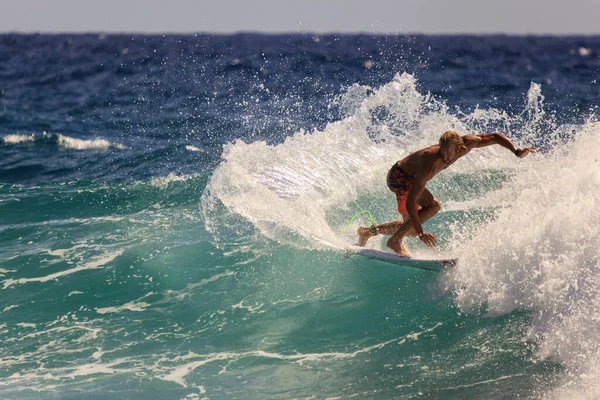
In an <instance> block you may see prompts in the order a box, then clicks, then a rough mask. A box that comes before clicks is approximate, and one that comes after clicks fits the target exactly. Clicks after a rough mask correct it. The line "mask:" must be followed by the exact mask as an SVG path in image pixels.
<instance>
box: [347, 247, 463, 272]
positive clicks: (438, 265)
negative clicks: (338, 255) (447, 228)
mask: <svg viewBox="0 0 600 400" xmlns="http://www.w3.org/2000/svg"><path fill="white" fill-rule="evenodd" d="M346 254H347V255H348V256H352V255H357V256H363V257H367V258H371V259H373V260H378V261H383V262H386V263H391V264H395V265H401V266H403V267H410V268H417V269H425V270H428V271H444V270H447V269H450V268H454V267H455V266H456V263H457V262H458V259H457V258H450V259H425V258H413V257H406V256H401V255H400V254H396V253H390V252H388V251H381V250H373V249H367V248H365V247H360V246H355V245H348V246H347V247H346Z"/></svg>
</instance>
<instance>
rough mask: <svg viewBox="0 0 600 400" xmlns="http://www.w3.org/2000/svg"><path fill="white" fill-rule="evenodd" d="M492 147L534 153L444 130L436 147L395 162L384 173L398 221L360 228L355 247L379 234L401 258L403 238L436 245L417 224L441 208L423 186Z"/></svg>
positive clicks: (496, 136)
mask: <svg viewBox="0 0 600 400" xmlns="http://www.w3.org/2000/svg"><path fill="white" fill-rule="evenodd" d="M493 144H498V145H500V146H502V147H504V148H506V149H508V150H510V151H511V152H512V153H513V154H514V155H515V156H517V157H519V158H523V157H525V156H527V155H528V154H530V153H535V148H533V147H527V148H525V149H519V148H517V147H516V146H515V145H514V144H513V143H512V142H511V141H510V140H509V139H508V138H507V137H506V136H504V135H503V134H502V133H497V132H496V133H489V134H485V135H464V136H460V135H459V134H458V133H456V132H454V131H447V132H446V133H444V134H443V135H442V137H440V140H439V143H438V144H435V145H433V146H430V147H427V148H425V149H422V150H419V151H416V152H414V153H412V154H410V155H408V156H406V157H405V158H403V159H402V160H400V161H398V162H396V163H395V164H394V165H393V166H392V168H391V169H390V171H389V172H388V174H387V185H388V187H389V188H390V190H391V191H392V192H394V193H395V194H396V200H397V201H398V212H399V213H400V214H402V221H394V222H388V223H386V224H381V225H377V226H375V227H371V228H368V227H364V226H361V227H360V228H358V245H359V246H364V245H365V244H366V243H367V241H368V240H369V238H370V237H372V236H375V235H379V234H381V235H392V237H391V238H390V239H389V240H388V241H387V246H388V247H389V248H390V249H392V250H394V251H395V252H396V253H398V254H400V255H403V256H409V255H410V254H409V253H408V251H407V250H406V247H404V243H403V240H404V237H405V236H418V237H419V239H420V240H421V241H422V242H423V243H425V245H427V247H434V246H436V245H437V236H435V235H433V234H431V233H429V232H425V231H423V227H422V226H421V224H423V223H424V222H425V221H427V220H428V219H429V218H431V217H433V216H434V215H435V214H437V212H438V211H439V210H440V208H441V206H442V205H441V203H440V202H439V201H438V199H436V198H435V197H434V196H433V194H431V192H430V191H429V190H427V189H426V188H425V185H426V184H427V182H429V180H430V179H431V178H433V177H434V176H436V175H437V174H438V173H440V171H442V170H444V169H446V168H448V167H449V166H450V165H452V164H453V163H454V162H455V161H456V160H458V159H459V158H461V157H462V156H464V155H466V154H467V153H468V152H470V151H471V150H473V149H475V148H481V147H486V146H491V145H493Z"/></svg>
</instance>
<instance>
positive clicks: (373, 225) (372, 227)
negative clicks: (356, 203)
mask: <svg viewBox="0 0 600 400" xmlns="http://www.w3.org/2000/svg"><path fill="white" fill-rule="evenodd" d="M364 213H367V214H369V219H370V220H371V226H370V227H369V229H370V230H371V233H372V234H373V235H377V229H376V228H375V220H374V219H373V214H371V211H369V210H362V211H359V212H357V213H356V214H354V216H353V217H352V218H350V221H348V223H347V224H346V227H345V228H344V229H342V230H341V233H345V232H346V231H347V230H348V228H349V227H350V224H351V223H352V222H354V220H355V219H356V217H358V216H359V215H362V214H364Z"/></svg>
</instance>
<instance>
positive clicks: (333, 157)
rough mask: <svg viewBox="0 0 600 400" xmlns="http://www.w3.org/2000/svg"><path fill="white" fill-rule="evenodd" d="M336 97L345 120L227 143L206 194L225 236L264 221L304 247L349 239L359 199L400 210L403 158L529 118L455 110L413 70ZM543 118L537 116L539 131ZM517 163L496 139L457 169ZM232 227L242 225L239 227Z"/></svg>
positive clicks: (274, 233) (382, 216)
mask: <svg viewBox="0 0 600 400" xmlns="http://www.w3.org/2000/svg"><path fill="white" fill-rule="evenodd" d="M536 88H537V87H536ZM532 90H535V88H533V89H532ZM530 91H531V90H530ZM536 96H537V95H535V94H531V97H536ZM336 104H337V105H338V108H339V109H340V111H341V113H342V119H341V120H339V121H336V122H333V123H330V124H328V125H327V126H326V127H325V128H324V129H323V130H322V131H319V130H316V131H314V132H310V133H309V132H305V131H299V132H296V133H295V134H294V135H293V136H291V137H288V138H287V139H286V140H285V141H284V142H283V143H281V144H278V145H270V144H268V143H266V142H262V141H256V142H253V143H246V142H244V141H242V140H238V141H236V142H234V143H230V144H227V145H226V146H225V147H224V151H223V156H222V158H223V161H222V163H221V164H220V165H219V166H218V167H217V168H216V170H215V172H214V174H213V176H212V178H211V180H210V182H209V184H208V185H207V187H206V190H205V191H204V193H203V196H202V209H203V212H204V215H205V221H206V225H207V228H208V229H209V231H211V232H212V234H213V235H214V236H215V237H216V238H222V237H224V236H228V235H234V236H235V235H236V234H241V230H242V228H241V227H242V226H245V228H243V230H244V232H246V234H247V233H248V232H250V231H252V230H253V229H255V230H257V231H259V232H260V233H261V234H262V235H264V236H266V237H269V238H271V239H273V240H276V241H278V242H280V243H286V244H288V245H292V246H295V247H300V248H306V249H322V248H332V247H333V248H340V247H341V246H343V245H344V243H345V241H346V240H347V238H340V235H339V230H340V228H341V227H342V226H343V224H344V223H345V222H346V221H347V220H348V218H349V216H351V215H353V214H354V212H355V211H357V209H356V208H355V207H356V206H357V202H359V203H360V205H358V207H360V209H364V208H371V207H375V208H377V207H378V206H377V205H376V203H377V200H376V199H386V206H385V210H387V211H380V212H378V214H379V219H378V221H380V222H383V221H384V220H386V219H388V218H389V219H390V220H393V219H397V217H398V216H397V214H395V213H394V210H395V207H394V206H393V204H394V201H393V195H392V194H391V193H390V192H389V190H388V189H387V187H386V185H385V179H384V177H385V175H386V173H387V171H388V169H389V167H390V166H391V165H392V164H393V163H394V162H396V161H397V160H399V159H401V158H403V157H405V156H406V155H408V154H409V153H411V152H413V151H416V150H418V149H420V148H423V147H427V146H430V145H431V144H434V143H436V142H437V140H438V139H439V136H440V135H441V133H443V132H444V131H446V130H448V129H454V130H457V131H459V132H461V133H479V132H480V131H479V128H480V127H483V128H487V129H491V128H493V127H496V126H498V125H502V123H504V125H505V126H504V127H505V128H506V127H508V128H509V129H507V130H504V131H505V132H507V133H508V134H509V135H510V134H511V131H510V126H512V125H515V122H514V121H516V120H519V118H520V117H518V116H516V117H509V116H507V115H506V113H500V112H497V111H495V110H491V111H488V112H484V111H482V110H476V111H475V112H474V113H473V114H468V115H464V114H460V113H457V114H452V113H450V112H449V110H448V107H447V106H446V105H445V104H444V103H443V102H440V101H438V100H436V99H435V98H433V96H431V95H429V94H426V95H423V94H421V93H419V91H418V90H417V81H416V79H415V78H414V77H413V76H412V75H410V74H407V73H403V74H396V76H395V77H394V79H393V80H392V81H391V82H389V83H387V84H385V85H383V86H381V87H379V88H371V87H366V86H359V85H353V86H351V87H350V88H349V89H348V90H347V91H346V92H345V93H344V94H342V95H341V96H340V97H339V98H338V99H337V100H336ZM537 105H538V103H535V102H530V104H528V105H527V108H526V110H529V107H533V109H532V110H531V111H528V113H529V114H530V115H535V114H536V113H537V112H540V111H539V110H538V109H536V108H535V107H537ZM511 118H512V119H511ZM484 120H485V121H487V122H486V123H485V124H482V121H484ZM499 121H500V122H499ZM537 121H538V120H535V119H534V120H532V121H529V122H528V125H527V126H528V127H529V129H530V131H533V128H534V125H535V123H536V122H537ZM513 163H514V157H512V155H511V154H510V153H508V152H506V150H504V149H500V150H499V149H495V148H489V149H486V150H485V151H481V152H479V153H478V154H477V155H476V156H469V157H465V158H464V159H462V160H460V161H459V162H457V163H456V164H455V166H453V172H454V173H456V172H459V173H478V172H479V171H481V170H482V169H485V168H489V167H490V165H493V166H494V167H495V168H505V167H506V168H513V167H514V166H513ZM336 215H339V217H336ZM233 226H236V227H238V231H237V232H233V233H232V232H231V229H232V227H233ZM225 231H227V232H228V233H227V234H225V233H224V232H225Z"/></svg>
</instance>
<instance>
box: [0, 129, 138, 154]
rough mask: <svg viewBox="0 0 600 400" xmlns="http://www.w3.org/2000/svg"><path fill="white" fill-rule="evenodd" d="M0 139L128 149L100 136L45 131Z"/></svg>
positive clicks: (7, 142) (16, 142) (67, 146)
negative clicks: (90, 136)
mask: <svg viewBox="0 0 600 400" xmlns="http://www.w3.org/2000/svg"><path fill="white" fill-rule="evenodd" d="M0 141H1V142H2V143H3V144H5V145H27V144H33V145H44V144H49V145H55V146H58V147H62V148H65V149H72V150H107V149H111V148H113V149H119V150H125V149H128V147H127V146H124V145H122V144H120V143H113V142H110V141H108V140H106V139H103V138H100V137H96V138H94V139H77V138H73V137H70V136H66V135H61V134H60V133H47V132H44V133H43V134H41V135H36V134H34V133H32V134H30V135H26V134H20V133H18V134H13V135H6V136H4V137H2V138H0Z"/></svg>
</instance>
